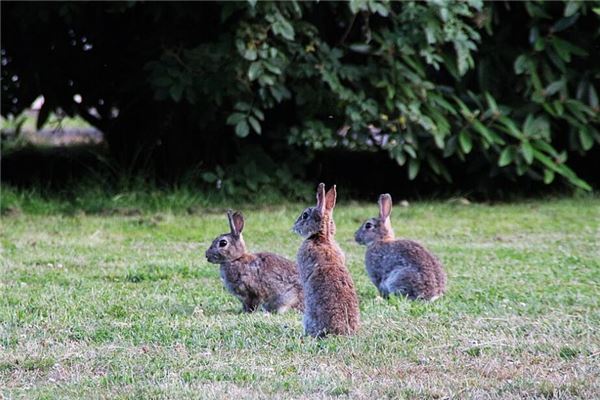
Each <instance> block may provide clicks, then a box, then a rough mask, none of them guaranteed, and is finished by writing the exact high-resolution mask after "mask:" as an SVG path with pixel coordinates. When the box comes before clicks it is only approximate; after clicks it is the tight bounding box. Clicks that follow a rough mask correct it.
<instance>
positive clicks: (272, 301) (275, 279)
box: [206, 212, 304, 312]
mask: <svg viewBox="0 0 600 400" xmlns="http://www.w3.org/2000/svg"><path fill="white" fill-rule="evenodd" d="M227 215H228V217H229V222H230V227H231V232H230V233H228V234H223V235H220V236H218V237H217V238H216V239H215V240H214V241H213V243H212V245H211V247H210V248H209V249H208V250H207V251H206V258H207V259H208V261H209V262H211V263H214V264H221V278H222V279H223V283H224V284H225V287H226V288H227V290H229V292H231V293H232V294H233V295H234V296H236V297H237V298H238V299H239V300H240V301H241V302H242V307H243V311H244V312H253V311H256V310H257V309H258V307H259V306H261V305H262V307H263V308H264V310H265V311H269V312H284V311H286V310H288V309H289V308H294V309H297V310H300V311H302V310H303V308H304V295H303V292H302V284H301V283H300V279H299V276H298V268H297V267H296V264H295V263H294V262H292V261H290V260H287V259H286V258H283V257H281V256H278V255H277V254H272V253H255V254H251V253H248V252H247V250H246V244H245V243H244V239H243V237H242V230H243V227H244V218H243V216H242V214H241V213H233V214H232V213H231V212H228V214H227ZM222 242H226V245H224V246H220V244H222Z"/></svg>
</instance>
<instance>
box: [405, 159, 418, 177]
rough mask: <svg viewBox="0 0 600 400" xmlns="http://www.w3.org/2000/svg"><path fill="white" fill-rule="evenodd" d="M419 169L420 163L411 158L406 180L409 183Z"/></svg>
mask: <svg viewBox="0 0 600 400" xmlns="http://www.w3.org/2000/svg"><path fill="white" fill-rule="evenodd" d="M419 168H421V161H419V160H418V159H416V158H411V159H410V161H409V162H408V179H410V180H411V181H412V180H413V179H415V178H416V176H417V174H418V173H419Z"/></svg>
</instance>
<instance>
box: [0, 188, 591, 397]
mask: <svg viewBox="0 0 600 400" xmlns="http://www.w3.org/2000/svg"><path fill="white" fill-rule="evenodd" d="M4 196H7V197H4ZM11 196H12V197H11ZM6 199H9V200H10V202H11V203H10V204H12V205H13V206H15V207H17V206H18V207H19V209H20V211H19V212H6V213H4V216H3V217H2V221H1V230H0V240H1V246H2V253H1V256H0V257H1V267H0V268H1V270H0V394H1V395H3V396H4V397H6V398H90V397H91V398H215V397H222V398H236V397H237V398H300V397H304V398H432V399H435V398H448V397H451V398H453V397H455V398H488V397H486V395H489V398H498V399H500V398H501V399H507V398H515V399H520V398H586V399H589V398H598V397H600V383H599V382H600V335H599V334H598V332H600V312H599V293H600V253H599V252H600V246H599V242H600V224H599V221H600V200H599V199H598V198H594V197H588V198H582V199H556V200H545V201H527V202H521V203H516V204H499V205H493V206H491V205H487V204H472V205H469V206H465V205H460V204H455V203H447V202H434V203H416V204H411V206H410V207H408V208H399V207H397V208H395V209H394V212H393V214H392V220H393V224H394V227H395V230H396V233H397V235H398V236H405V237H410V238H414V239H417V240H420V241H422V242H423V243H425V244H426V245H427V246H428V247H429V248H430V249H431V250H433V251H434V252H435V253H436V254H437V255H438V256H439V257H440V258H441V259H442V260H443V262H444V264H445V265H446V269H447V272H448V276H449V291H448V294H447V295H446V296H445V297H444V298H442V299H441V300H440V301H437V302H435V303H432V304H426V303H420V302H410V301H407V300H404V299H398V298H393V299H391V300H390V301H384V300H383V299H381V298H379V297H378V296H377V291H376V290H375V287H374V286H372V285H371V284H370V282H369V280H368V278H367V276H366V273H365V271H364V266H363V255H364V248H363V247H360V246H358V245H357V244H355V243H354V242H353V240H352V237H353V232H354V231H355V230H356V229H357V227H358V225H359V224H360V222H362V220H363V219H364V218H366V217H369V216H372V215H373V214H374V212H375V205H374V204H356V203H350V202H348V201H347V200H346V199H344V197H343V195H342V196H341V198H340V199H339V203H340V204H339V207H338V208H337V209H336V213H335V217H336V221H337V224H338V235H337V238H338V241H339V242H340V245H341V247H342V248H343V249H344V250H345V251H346V254H347V260H348V265H349V267H350V270H351V272H352V276H353V278H354V280H355V282H356V286H357V289H358V293H359V297H360V303H361V304H360V307H361V316H362V328H361V330H360V333H359V334H358V335H357V336H355V337H352V338H336V337H332V338H328V339H325V340H322V341H317V340H313V339H310V338H305V337H303V336H302V326H301V315H300V314H298V313H294V312H291V313H288V314H285V315H267V314H264V313H260V312H259V313H256V314H253V315H242V314H240V304H239V303H238V301H237V300H235V299H234V298H233V297H232V296H230V295H229V294H227V293H226V291H225V290H224V289H223V286H222V284H221V282H220V279H219V273H218V267H217V266H214V265H211V264H208V263H206V261H205V260H204V257H203V253H204V250H205V249H206V248H207V246H208V245H209V243H210V241H211V240H212V239H213V238H214V237H215V236H216V235H217V234H219V233H222V232H224V231H226V228H227V221H226V219H225V216H224V214H223V210H224V208H220V207H217V208H211V209H205V208H203V207H198V208H195V209H194V210H192V211H190V212H188V211H187V210H188V207H189V204H188V203H193V202H194V201H195V200H199V199H197V198H194V197H192V198H188V199H187V200H185V201H183V202H182V203H177V204H175V205H172V206H169V204H168V203H169V202H168V200H164V199H162V200H161V199H160V196H158V195H157V200H156V203H155V204H154V205H153V206H149V207H146V208H141V209H139V210H138V211H137V212H135V213H129V214H127V213H108V214H107V213H95V214H94V213H92V214H90V213H88V212H87V211H89V210H92V211H94V210H96V208H98V207H88V208H86V207H82V208H80V209H79V211H76V212H72V213H68V212H66V208H67V206H68V204H66V203H64V204H63V203H60V204H58V203H57V204H51V205H44V203H43V201H42V200H40V199H39V198H37V197H35V196H33V197H31V196H30V197H28V196H26V195H19V194H18V193H17V192H15V191H10V190H9V191H6V192H3V201H4V200H6ZM11 199H12V200H11ZM27 199H29V200H30V201H34V200H35V201H37V202H38V203H34V204H33V203H30V204H29V205H27V202H26V201H25V200H27ZM36 199H37V200H36ZM194 199H195V200H194ZM113 200H114V202H115V203H117V206H116V207H117V209H118V202H119V201H121V200H120V199H113ZM74 204H75V205H76V203H70V205H71V206H73V205H74ZM81 204H85V202H82V203H81ZM124 204H125V205H131V204H132V203H124ZM136 204H137V203H136ZM200 205H201V206H204V205H205V203H202V202H200ZM303 206H304V205H301V204H285V205H281V206H270V207H264V208H257V207H256V206H252V207H249V208H248V209H242V210H243V211H245V213H246V217H247V225H246V229H245V238H246V242H247V244H248V246H249V247H250V249H251V250H253V251H261V250H277V251H278V252H279V253H281V254H284V255H286V256H288V257H294V255H295V252H296V250H297V248H298V246H299V244H300V238H298V237H296V236H294V235H293V234H292V233H290V228H291V225H292V223H293V221H294V219H295V218H296V216H297V214H298V213H299V212H300V211H301V209H302V208H303ZM3 207H5V205H3ZM3 209H4V210H8V211H10V209H9V208H6V207H5V208H3ZM96 211H97V210H96Z"/></svg>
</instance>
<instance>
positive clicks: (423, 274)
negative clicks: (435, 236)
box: [355, 194, 446, 300]
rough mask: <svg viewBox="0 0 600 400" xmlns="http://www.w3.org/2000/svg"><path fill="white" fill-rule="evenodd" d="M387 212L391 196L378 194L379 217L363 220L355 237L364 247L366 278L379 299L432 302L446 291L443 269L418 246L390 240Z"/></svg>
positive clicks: (392, 235) (391, 236)
mask: <svg viewBox="0 0 600 400" xmlns="http://www.w3.org/2000/svg"><path fill="white" fill-rule="evenodd" d="M391 211H392V198H391V196H390V195H389V194H382V195H381V196H380V197H379V217H378V218H370V219H368V220H367V221H365V223H364V224H363V225H362V226H361V227H360V228H359V230H358V231H356V234H355V239H356V241H357V242H358V243H359V244H364V245H366V246H367V252H366V255H365V266H366V269H367V273H368V275H369V278H371V281H372V282H373V284H374V285H375V286H376V287H377V289H378V290H379V293H380V294H381V295H382V296H383V297H388V296H389V295H390V294H397V295H402V296H407V297H408V298H410V299H422V300H435V299H436V298H438V297H440V296H442V295H443V294H444V292H445V290H446V274H445V272H444V268H443V266H442V264H441V262H440V261H439V260H438V259H437V257H435V256H434V255H433V254H432V253H430V252H429V251H428V250H427V249H426V248H425V247H423V246H422V245H421V244H419V243H417V242H414V241H412V240H404V239H403V240H396V239H395V238H394V231H393V230H392V224H391V221H390V214H391Z"/></svg>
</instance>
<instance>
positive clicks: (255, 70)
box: [248, 61, 263, 81]
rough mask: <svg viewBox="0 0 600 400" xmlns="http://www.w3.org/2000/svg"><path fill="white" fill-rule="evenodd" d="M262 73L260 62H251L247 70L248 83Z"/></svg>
mask: <svg viewBox="0 0 600 400" xmlns="http://www.w3.org/2000/svg"><path fill="white" fill-rule="evenodd" d="M262 71H263V67H262V63H261V62H260V61H255V62H253V63H252V64H250V67H249V68H248V79H250V81H253V80H255V79H256V78H257V77H258V76H259V75H260V74H261V72H262Z"/></svg>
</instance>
